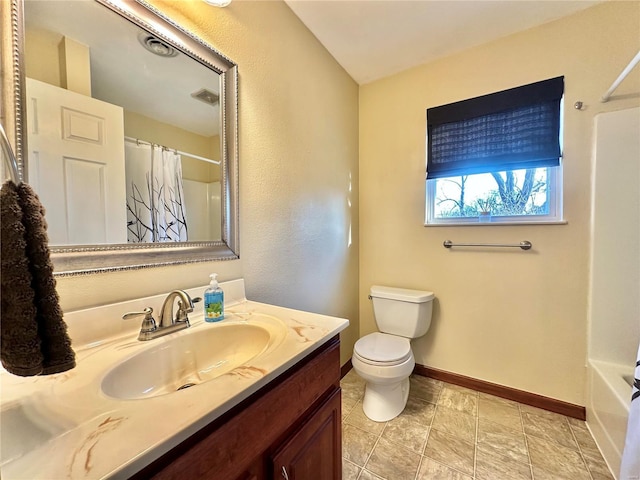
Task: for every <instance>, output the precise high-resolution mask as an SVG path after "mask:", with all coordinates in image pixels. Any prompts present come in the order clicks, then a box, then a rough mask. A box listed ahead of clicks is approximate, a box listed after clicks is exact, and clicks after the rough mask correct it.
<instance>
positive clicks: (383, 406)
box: [351, 285, 434, 422]
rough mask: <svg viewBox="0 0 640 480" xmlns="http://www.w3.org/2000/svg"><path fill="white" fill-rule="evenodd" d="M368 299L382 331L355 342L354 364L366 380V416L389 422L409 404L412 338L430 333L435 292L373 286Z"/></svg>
mask: <svg viewBox="0 0 640 480" xmlns="http://www.w3.org/2000/svg"><path fill="white" fill-rule="evenodd" d="M369 298H370V299H371V300H372V301H373V315H374V317H375V320H376V324H377V326H378V330H380V331H379V332H375V333H370V334H369V335H366V336H364V337H362V338H361V339H359V340H358V341H357V342H356V344H355V346H354V348H353V356H352V358H351V363H352V365H353V369H354V370H355V371H356V373H357V374H358V375H359V376H360V377H362V378H363V379H364V380H365V381H366V387H365V392H364V400H363V410H364V413H365V415H366V416H367V417H369V418H370V419H371V420H374V421H376V422H386V421H388V420H391V419H392V418H395V417H397V416H398V415H400V413H402V411H403V410H404V407H405V405H406V404H407V398H408V397H409V375H410V374H411V372H412V371H413V367H414V366H415V364H416V362H415V360H414V358H413V352H412V351H411V343H410V341H411V339H412V338H418V337H421V336H423V335H424V334H425V333H427V330H428V329H429V326H430V325H431V312H432V309H433V298H434V295H433V292H427V291H422V290H407V289H404V288H394V287H382V286H377V285H374V286H372V287H371V291H370V294H369Z"/></svg>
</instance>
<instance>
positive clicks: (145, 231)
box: [125, 143, 188, 243]
mask: <svg viewBox="0 0 640 480" xmlns="http://www.w3.org/2000/svg"><path fill="white" fill-rule="evenodd" d="M125 174H126V180H127V241H128V242H133V243H138V242H185V241H187V240H188V234H187V215H186V211H185V206H184V192H183V188H182V161H181V158H180V155H178V154H177V153H175V152H173V151H171V150H168V149H166V148H164V147H161V146H159V145H148V144H137V143H126V144H125Z"/></svg>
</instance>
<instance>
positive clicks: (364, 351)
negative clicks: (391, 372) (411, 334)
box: [353, 332, 412, 366]
mask: <svg viewBox="0 0 640 480" xmlns="http://www.w3.org/2000/svg"><path fill="white" fill-rule="evenodd" d="M353 352H354V354H355V355H357V357H358V359H359V360H360V361H362V362H363V363H366V364H369V365H376V366H394V365H400V364H402V363H404V362H406V361H407V360H408V359H409V358H410V357H411V356H412V353H411V343H410V341H409V339H408V338H404V337H398V336H396V335H389V334H386V333H380V332H374V333H370V334H369V335H365V336H364V337H362V338H361V339H360V340H358V341H357V342H356V344H355V346H354V348H353Z"/></svg>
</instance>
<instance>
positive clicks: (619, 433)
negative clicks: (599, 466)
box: [587, 360, 634, 480]
mask: <svg viewBox="0 0 640 480" xmlns="http://www.w3.org/2000/svg"><path fill="white" fill-rule="evenodd" d="M587 368H588V388H589V392H588V398H587V425H588V426H589V429H590V430H591V433H592V435H593V438H594V439H595V441H596V443H597V444H598V447H599V448H600V451H601V452H602V456H603V457H604V459H605V461H606V462H607V464H608V465H609V469H610V470H611V471H612V472H613V475H614V476H615V478H616V480H617V479H618V478H619V473H620V458H621V457H622V450H623V449H624V439H625V435H626V431H627V418H628V416H629V406H630V402H631V382H632V379H633V373H634V369H633V366H628V365H618V364H615V363H609V362H604V361H600V360H589V364H588V366H587Z"/></svg>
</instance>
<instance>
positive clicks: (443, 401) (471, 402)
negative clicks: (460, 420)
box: [438, 386, 478, 415]
mask: <svg viewBox="0 0 640 480" xmlns="http://www.w3.org/2000/svg"><path fill="white" fill-rule="evenodd" d="M438 405H442V406H443V407H447V408H451V409H453V410H458V411H459V412H464V413H468V414H469V415H477V414H478V394H477V393H467V392H461V391H459V390H453V389H451V388H449V387H447V386H444V387H443V388H442V391H441V392H440V397H438Z"/></svg>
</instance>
